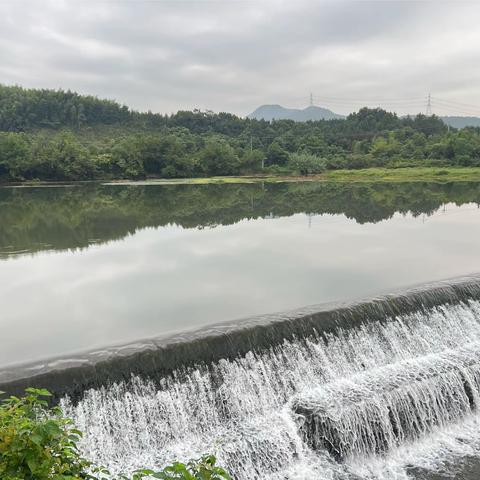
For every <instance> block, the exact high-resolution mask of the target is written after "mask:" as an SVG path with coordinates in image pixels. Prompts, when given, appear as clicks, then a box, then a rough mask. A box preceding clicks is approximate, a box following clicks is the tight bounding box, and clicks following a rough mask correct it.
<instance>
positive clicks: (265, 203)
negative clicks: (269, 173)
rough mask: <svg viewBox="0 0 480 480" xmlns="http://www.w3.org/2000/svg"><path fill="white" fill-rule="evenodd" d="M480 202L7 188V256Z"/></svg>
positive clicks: (330, 187)
mask: <svg viewBox="0 0 480 480" xmlns="http://www.w3.org/2000/svg"><path fill="white" fill-rule="evenodd" d="M471 202H474V203H476V204H479V203H480V185H479V184H478V183H450V184H425V183H420V182H419V183H393V184H387V183H380V184H379V183H377V184H350V185H349V184H335V183H314V182H308V183H282V184H262V185H261V184H226V185H161V186H160V185H141V186H132V185H129V186H122V185H89V186H84V187H77V188H70V187H64V188H59V187H57V188H28V189H25V188H23V189H11V188H3V189H1V188H0V258H6V257H9V256H16V255H22V254H25V253H34V252H39V251H44V250H66V249H77V248H85V247H88V246H89V245H92V244H97V243H104V242H108V241H110V240H119V239H122V238H124V237H126V236H127V235H129V234H132V233H135V232H137V231H138V230H141V229H144V228H147V227H161V226H166V225H172V224H173V225H178V226H181V227H184V228H205V227H216V226H219V225H232V224H235V223H237V222H240V221H241V220H245V219H249V220H251V219H256V218H267V219H268V218H274V217H286V216H291V215H294V214H296V213H306V214H308V215H318V214H343V215H345V216H346V217H347V218H351V219H354V220H355V221H356V222H357V223H359V224H364V223H377V222H380V221H382V220H385V219H388V218H391V217H392V216H393V215H394V214H395V213H401V214H407V213H410V214H412V215H413V216H414V217H417V216H420V215H431V214H433V213H434V212H435V211H436V210H438V209H439V208H440V207H441V206H442V205H443V204H446V203H455V204H456V205H463V204H465V203H471Z"/></svg>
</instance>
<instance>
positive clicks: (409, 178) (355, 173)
mask: <svg viewBox="0 0 480 480" xmlns="http://www.w3.org/2000/svg"><path fill="white" fill-rule="evenodd" d="M319 181H335V182H348V183H350V182H442V183H445V182H480V167H441V168H440V167H408V168H366V169H361V170H329V171H327V172H324V173H321V174H317V175H298V174H291V175H286V174H281V175H273V174H267V175H265V174H256V175H242V176H218V177H198V178H171V179H170V178H147V179H143V180H123V179H117V180H111V179H103V180H102V179H98V180H91V181H79V182H40V181H38V182H32V181H28V182H15V183H3V184H2V183H0V187H45V186H50V187H53V186H67V185H77V184H78V185H84V184H89V183H103V184H108V185H117V184H121V185H130V184H131V185H149V184H160V185H161V184H165V185H183V184H185V185H205V184H225V183H258V182H268V183H277V182H319Z"/></svg>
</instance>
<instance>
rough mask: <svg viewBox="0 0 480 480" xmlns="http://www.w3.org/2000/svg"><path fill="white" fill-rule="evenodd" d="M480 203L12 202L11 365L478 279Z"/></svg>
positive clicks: (356, 195) (209, 193) (11, 193)
mask: <svg viewBox="0 0 480 480" xmlns="http://www.w3.org/2000/svg"><path fill="white" fill-rule="evenodd" d="M479 201H480V186H479V184H468V183H463V184H449V185H438V184H433V185H426V184H421V183H415V184H394V185H387V184H377V185H364V184H362V185H350V186H349V185H334V184H318V183H303V184H274V185H273V184H272V185H269V184H266V185H265V186H264V187H263V188H262V186H261V185H252V184H249V185H203V186H177V185H176V186H141V187H136V186H128V187H126V186H88V187H78V188H68V189H66V188H65V189H60V188H52V189H46V188H42V189H0V248H1V250H2V252H3V253H2V255H3V260H2V261H0V305H1V310H0V312H1V313H0V328H1V332H2V335H1V337H0V347H1V348H0V365H1V364H7V363H13V362H19V361H26V360H30V359H36V358H41V357H46V356H51V355H55V354H61V353H67V352H72V351H76V350H83V349H87V348H91V347H96V346H101V345H105V344H109V343H116V342H123V341H130V340H133V339H136V338H142V337H147V336H152V335H157V334H159V333H162V332H167V331H175V330H179V329H184V328H191V327H196V326H198V325H202V324H206V323H212V322H219V321H224V320H230V319H234V318H239V317H242V316H248V315H253V314H260V313H266V312H273V311H281V310H286V309H291V308H295V307H300V306H305V305H308V304H314V303H320V302H323V301H331V300H337V299H346V298H352V297H359V296H363V295H368V294H372V293H378V292H379V291H387V290H391V289H393V288H396V287H400V286H404V285H410V284H412V283H417V282H424V281H430V280H435V279H440V278H446V277H450V276H456V275H463V274H467V273H472V272H478V271H480V256H479V255H478V238H480V210H479V209H478V203H479ZM382 220H383V221H382ZM208 227H215V228H208ZM114 240H115V241H114ZM25 253H29V254H25ZM32 253H34V255H32Z"/></svg>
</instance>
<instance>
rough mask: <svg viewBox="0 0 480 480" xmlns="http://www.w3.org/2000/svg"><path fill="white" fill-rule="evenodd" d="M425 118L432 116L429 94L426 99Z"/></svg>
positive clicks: (430, 96)
mask: <svg viewBox="0 0 480 480" xmlns="http://www.w3.org/2000/svg"><path fill="white" fill-rule="evenodd" d="M425 114H426V115H427V117H431V116H432V95H431V94H430V93H429V94H428V98H427V111H426V112H425Z"/></svg>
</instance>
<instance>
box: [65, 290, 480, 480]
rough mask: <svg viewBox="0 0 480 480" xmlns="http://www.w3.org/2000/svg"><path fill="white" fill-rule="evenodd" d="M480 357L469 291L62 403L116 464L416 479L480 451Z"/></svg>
mask: <svg viewBox="0 0 480 480" xmlns="http://www.w3.org/2000/svg"><path fill="white" fill-rule="evenodd" d="M377 320H378V319H377ZM479 360H480V301H479V300H476V299H472V298H469V299H465V300H464V301H461V302H449V303H445V304H444V305H439V306H430V307H429V308H424V309H420V310H416V311H409V312H407V313H404V314H398V315H392V316H390V317H388V318H384V319H383V321H368V322H359V323H358V324H356V325H355V326H351V327H350V328H342V327H341V326H337V328H334V329H330V330H329V331H323V332H321V333H316V332H315V330H313V331H312V332H311V333H310V334H309V335H306V336H305V337H300V336H297V337H292V338H288V339H285V340H284V341H283V342H282V343H275V344H273V345H272V346H271V347H270V348H262V349H259V350H255V349H254V350H252V351H249V352H248V353H246V354H244V355H242V356H239V357H237V358H226V359H221V360H218V361H216V362H213V363H211V364H209V365H206V364H204V365H203V366H200V365H199V366H188V367H186V368H177V369H175V370H173V371H172V372H171V374H169V375H166V376H165V377H163V378H161V379H160V380H158V379H156V380H155V381H153V380H148V379H145V378H141V377H140V376H133V377H132V379H131V380H129V381H121V382H118V383H116V384H114V385H112V386H104V387H98V388H95V389H90V390H87V391H86V392H84V394H83V398H81V399H80V400H79V401H78V402H70V400H69V399H68V398H64V399H63V400H62V401H61V403H62V405H63V407H64V408H65V410H66V412H67V414H69V415H71V416H72V417H73V418H74V419H75V421H76V422H77V424H78V426H79V427H80V429H82V430H84V431H85V432H86V436H85V439H84V441H83V444H82V449H83V452H84V453H85V455H86V456H88V457H89V458H91V459H92V460H95V461H96V462H98V463H101V464H104V465H107V466H108V467H110V469H111V470H112V471H116V472H118V471H129V470H133V469H135V468H137V467H141V466H148V467H161V466H162V465H164V464H165V463H168V462H171V461H172V460H174V459H188V458H191V457H196V456H199V455H200V454H202V453H205V452H209V453H214V454H216V455H217V457H218V459H219V462H220V463H221V464H222V465H224V466H225V467H226V468H227V469H228V470H230V471H231V472H232V473H233V475H234V478H235V479H238V480H252V479H262V480H267V479H271V480H273V479H287V478H288V479H292V480H293V479H299V480H300V479H301V480H306V479H309V480H313V479H358V478H369V479H372V478H381V479H394V478H408V475H409V474H408V472H409V471H410V469H411V468H412V467H420V468H425V469H433V470H434V469H435V468H437V467H439V466H444V465H445V464H446V463H448V462H449V461H452V462H453V461H455V459H456V458H458V457H461V456H464V455H471V456H472V455H473V456H475V455H479V456H480V428H479V425H480V415H479V414H477V406H478V405H479V402H480V400H479V399H480V362H479ZM299 406H302V408H299ZM308 409H310V410H308ZM308 415H310V420H309V417H308ZM312 418H314V419H315V422H313V423H315V428H311V427H310V428H309V426H308V423H309V421H310V423H312ZM317 420H318V421H317ZM325 440H328V442H327V443H326V442H325ZM329 445H330V447H329ZM332 445H333V447H335V448H333V449H332V448H331V446H332Z"/></svg>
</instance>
